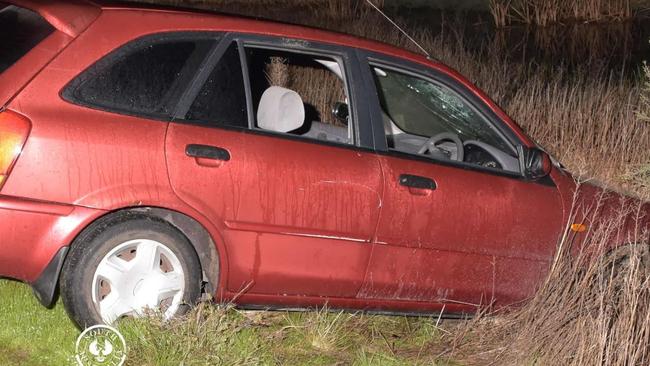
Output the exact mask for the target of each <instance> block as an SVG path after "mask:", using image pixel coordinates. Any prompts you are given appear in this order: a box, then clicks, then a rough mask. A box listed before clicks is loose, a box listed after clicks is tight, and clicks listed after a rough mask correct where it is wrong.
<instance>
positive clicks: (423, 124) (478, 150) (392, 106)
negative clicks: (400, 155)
mask: <svg viewBox="0 0 650 366" xmlns="http://www.w3.org/2000/svg"><path fill="white" fill-rule="evenodd" d="M373 71H374V76H375V82H376V85H377V89H378V92H379V95H380V104H381V108H382V117H383V121H384V130H385V133H386V142H387V144H388V147H389V149H391V150H395V151H400V152H404V153H409V154H414V155H423V156H427V157H430V158H432V159H438V160H451V161H456V162H462V163H468V164H472V165H478V166H481V167H484V168H490V169H498V170H505V171H509V172H515V173H518V172H519V170H520V168H519V160H518V159H517V156H516V152H515V150H514V149H513V148H512V147H511V146H510V144H508V143H507V141H506V140H505V139H504V138H503V137H502V136H501V135H500V134H499V133H498V131H496V129H494V127H493V126H492V125H491V123H490V122H488V121H487V119H486V118H484V117H483V116H482V115H481V114H480V113H479V112H477V111H476V109H475V108H473V107H472V106H471V105H470V104H469V103H468V102H466V101H465V100H463V98H462V97H460V96H459V95H458V94H457V93H455V92H454V91H452V90H451V89H450V88H448V87H446V86H444V85H442V84H437V83H434V82H431V81H428V80H425V79H423V78H420V77H417V76H412V75H407V74H405V73H402V72H397V71H392V70H390V69H387V68H382V67H373Z"/></svg>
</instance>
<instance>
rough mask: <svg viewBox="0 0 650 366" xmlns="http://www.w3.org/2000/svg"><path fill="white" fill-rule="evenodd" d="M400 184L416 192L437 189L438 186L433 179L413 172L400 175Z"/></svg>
mask: <svg viewBox="0 0 650 366" xmlns="http://www.w3.org/2000/svg"><path fill="white" fill-rule="evenodd" d="M399 184H400V185H402V186H404V187H408V188H409V191H410V192H411V193H414V194H416V193H419V192H422V191H425V192H426V191H435V190H436V188H438V185H437V184H436V182H435V181H434V180H433V179H431V178H426V177H420V176H418V175H411V174H402V175H400V176H399Z"/></svg>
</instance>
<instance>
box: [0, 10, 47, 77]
mask: <svg viewBox="0 0 650 366" xmlns="http://www.w3.org/2000/svg"><path fill="white" fill-rule="evenodd" d="M53 31H54V28H53V27H52V26H51V25H50V24H49V23H47V22H46V21H45V19H43V18H42V17H41V16H40V15H38V14H36V13H34V12H33V11H30V10H27V9H23V8H19V7H17V6H13V5H9V6H7V5H5V4H3V3H0V74H2V73H3V72H4V71H5V70H7V69H8V68H10V67H11V66H12V65H13V64H15V63H16V62H17V61H18V60H20V59H21V58H22V57H23V56H25V55H26V54H27V52H29V51H30V50H31V49H32V48H34V47H35V46H36V45H37V44H39V43H40V42H41V41H42V40H44V39H45V38H46V37H47V36H48V35H50V34H51V33H52V32H53Z"/></svg>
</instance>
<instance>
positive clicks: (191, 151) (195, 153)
mask: <svg viewBox="0 0 650 366" xmlns="http://www.w3.org/2000/svg"><path fill="white" fill-rule="evenodd" d="M185 155H187V156H189V157H192V158H197V159H210V160H220V161H229V160H230V153H229V152H228V150H226V149H224V148H221V147H217V146H208V145H196V144H192V145H187V147H186V148H185Z"/></svg>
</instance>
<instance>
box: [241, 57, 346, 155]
mask: <svg viewBox="0 0 650 366" xmlns="http://www.w3.org/2000/svg"><path fill="white" fill-rule="evenodd" d="M247 60H248V63H249V67H248V68H249V72H250V74H251V78H250V79H251V89H252V94H253V101H254V105H255V106H256V108H257V110H256V116H257V126H256V127H257V128H260V129H263V130H267V131H273V132H278V133H288V134H292V135H296V136H302V137H307V138H312V139H316V140H321V141H328V142H336V143H344V144H351V143H352V142H353V139H352V136H353V135H352V129H351V126H350V124H349V123H348V122H349V121H348V118H349V113H348V107H347V100H348V98H347V93H346V88H345V81H344V77H343V74H342V69H341V66H340V64H339V62H337V61H336V60H334V59H331V58H327V57H320V56H311V55H307V54H299V53H290V52H285V51H278V50H268V49H256V48H249V49H247Z"/></svg>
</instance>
